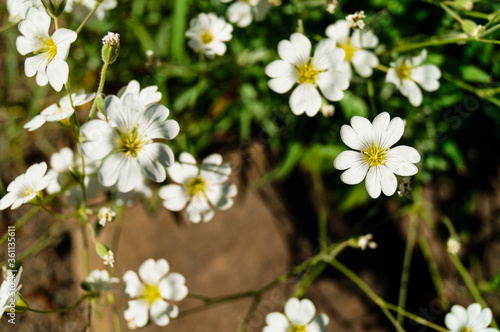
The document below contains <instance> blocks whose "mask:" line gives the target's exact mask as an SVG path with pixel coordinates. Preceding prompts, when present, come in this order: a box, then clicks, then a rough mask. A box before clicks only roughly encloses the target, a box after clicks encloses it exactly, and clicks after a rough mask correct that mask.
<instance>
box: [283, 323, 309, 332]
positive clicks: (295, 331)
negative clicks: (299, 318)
mask: <svg viewBox="0 0 500 332" xmlns="http://www.w3.org/2000/svg"><path fill="white" fill-rule="evenodd" d="M288 332H307V330H306V327H305V326H303V325H294V324H292V326H291V327H290V330H288Z"/></svg>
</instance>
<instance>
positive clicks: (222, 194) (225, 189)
mask: <svg viewBox="0 0 500 332" xmlns="http://www.w3.org/2000/svg"><path fill="white" fill-rule="evenodd" d="M237 193H238V189H237V188H236V185H234V184H232V183H223V184H216V185H211V186H209V187H208V188H207V191H206V195H207V198H208V200H209V201H210V203H212V204H213V205H214V206H215V207H216V208H218V209H219V210H227V209H229V208H230V207H231V206H233V200H232V197H234V196H236V194H237Z"/></svg>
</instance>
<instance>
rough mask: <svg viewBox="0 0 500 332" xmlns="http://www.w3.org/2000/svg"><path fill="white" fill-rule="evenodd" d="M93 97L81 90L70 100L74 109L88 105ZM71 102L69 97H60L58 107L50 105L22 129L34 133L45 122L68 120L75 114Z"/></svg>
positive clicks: (73, 94)
mask: <svg viewBox="0 0 500 332" xmlns="http://www.w3.org/2000/svg"><path fill="white" fill-rule="evenodd" d="M94 97H95V93H91V94H85V91H84V90H83V89H82V90H80V91H78V93H72V94H71V100H72V101H73V106H75V107H76V106H81V105H84V104H86V103H88V102H89V101H91V100H92V99H94ZM71 100H70V99H69V96H64V97H62V98H61V100H59V105H58V104H53V105H50V106H49V107H47V108H46V109H44V110H43V111H42V112H41V113H40V115H37V116H35V117H34V118H33V119H32V120H31V121H29V122H27V123H26V124H25V125H24V127H23V128H26V129H28V131H34V130H37V129H38V128H40V127H41V126H43V124H44V123H45V122H58V121H62V120H66V119H69V118H70V117H71V116H72V115H73V113H74V112H75V109H74V108H73V107H72V106H71Z"/></svg>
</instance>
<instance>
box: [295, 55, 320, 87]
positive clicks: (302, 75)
mask: <svg viewBox="0 0 500 332" xmlns="http://www.w3.org/2000/svg"><path fill="white" fill-rule="evenodd" d="M312 60H313V59H312V58H311V59H309V61H307V62H306V63H305V64H303V65H301V66H297V77H298V79H297V82H298V83H299V84H316V78H317V77H318V74H319V73H320V71H319V70H317V69H316V68H315V67H314V65H313V63H312Z"/></svg>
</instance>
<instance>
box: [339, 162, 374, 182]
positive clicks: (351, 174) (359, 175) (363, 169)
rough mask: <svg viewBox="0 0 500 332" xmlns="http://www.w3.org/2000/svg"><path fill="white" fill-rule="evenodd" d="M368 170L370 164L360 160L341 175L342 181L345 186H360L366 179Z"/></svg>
mask: <svg viewBox="0 0 500 332" xmlns="http://www.w3.org/2000/svg"><path fill="white" fill-rule="evenodd" d="M368 169H369V166H368V163H367V162H366V161H365V160H364V158H363V159H361V158H360V159H359V160H358V161H357V162H356V163H355V164H354V165H352V166H351V167H350V168H349V169H348V170H346V171H345V172H344V173H342V175H340V180H342V182H344V183H345V184H350V185H354V184H358V183H360V182H361V181H363V179H364V178H365V177H366V173H367V172H368Z"/></svg>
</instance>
